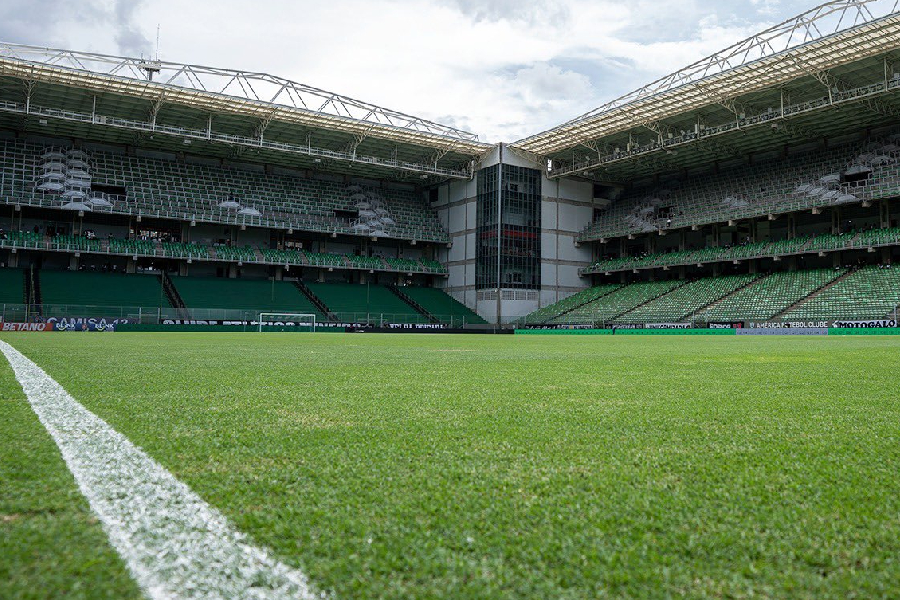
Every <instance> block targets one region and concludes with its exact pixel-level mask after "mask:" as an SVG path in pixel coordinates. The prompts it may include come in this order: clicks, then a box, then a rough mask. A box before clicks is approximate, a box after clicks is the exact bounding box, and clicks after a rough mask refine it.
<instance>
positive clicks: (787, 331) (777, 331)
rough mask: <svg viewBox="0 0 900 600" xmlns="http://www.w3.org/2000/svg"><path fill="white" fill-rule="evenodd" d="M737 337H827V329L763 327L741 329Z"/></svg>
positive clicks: (736, 331) (738, 330)
mask: <svg viewBox="0 0 900 600" xmlns="http://www.w3.org/2000/svg"><path fill="white" fill-rule="evenodd" d="M735 333H736V334H737V335H828V327H763V328H741V329H737V330H735Z"/></svg>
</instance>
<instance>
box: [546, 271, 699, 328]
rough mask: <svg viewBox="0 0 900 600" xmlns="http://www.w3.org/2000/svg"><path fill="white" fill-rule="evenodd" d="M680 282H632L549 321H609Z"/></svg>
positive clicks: (680, 283) (667, 290)
mask: <svg viewBox="0 0 900 600" xmlns="http://www.w3.org/2000/svg"><path fill="white" fill-rule="evenodd" d="M682 284H684V282H683V281H676V280H670V281H648V282H641V283H633V284H631V285H627V286H624V287H622V288H620V289H618V290H615V291H613V292H611V293H609V294H606V295H605V296H600V297H599V298H597V299H596V300H594V301H593V302H589V303H587V304H584V305H582V306H579V307H578V308H576V309H574V310H571V311H569V312H567V313H564V314H562V315H559V316H558V317H555V318H554V319H552V321H551V322H553V323H598V322H604V321H610V320H613V319H614V318H616V317H618V316H619V315H621V314H623V313H626V312H628V311H630V310H633V309H634V308H636V307H638V306H640V305H642V304H644V303H646V302H649V301H650V300H653V299H654V298H658V297H659V296H662V295H663V294H665V293H666V292H669V291H671V290H673V289H675V288H676V287H678V286H680V285H682Z"/></svg>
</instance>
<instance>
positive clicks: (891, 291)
mask: <svg viewBox="0 0 900 600" xmlns="http://www.w3.org/2000/svg"><path fill="white" fill-rule="evenodd" d="M898 305H900V268H883V267H865V268H862V269H859V270H857V271H853V272H852V273H850V274H848V275H847V276H846V277H843V278H841V279H839V280H837V281H835V282H834V284H833V285H831V286H829V287H827V288H825V289H823V290H821V291H820V292H818V293H815V294H812V295H811V296H810V297H809V298H807V299H806V300H804V301H803V302H801V303H800V304H798V305H796V306H794V307H793V308H791V309H790V310H788V311H787V312H786V313H785V314H784V315H782V316H783V317H784V318H785V319H788V320H821V319H847V320H858V319H883V318H885V317H891V318H894V317H895V316H896V314H895V311H896V309H897V306H898Z"/></svg>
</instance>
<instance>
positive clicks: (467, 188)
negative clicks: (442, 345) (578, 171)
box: [432, 145, 593, 323]
mask: <svg viewBox="0 0 900 600" xmlns="http://www.w3.org/2000/svg"><path fill="white" fill-rule="evenodd" d="M501 162H502V163H503V164H504V165H513V166H519V167H526V168H530V169H538V170H541V171H542V172H545V171H546V169H545V168H543V166H542V165H541V164H539V163H535V162H533V161H532V160H530V159H529V158H527V157H525V156H524V155H522V154H520V153H517V152H514V151H513V150H511V149H510V148H509V147H507V146H505V145H500V146H497V147H496V148H494V150H493V151H492V152H491V153H490V154H489V155H488V156H487V157H485V158H484V159H483V160H482V162H481V163H480V164H478V165H477V168H476V172H477V171H478V170H480V169H483V168H486V167H490V166H493V165H495V164H498V163H501ZM476 177H477V175H476ZM437 197H438V199H437V201H436V202H434V203H433V204H432V206H433V208H434V209H435V210H436V211H437V213H438V216H439V218H440V221H441V223H442V224H443V226H444V227H445V228H446V229H447V231H448V232H449V234H450V240H451V241H450V245H449V246H450V247H449V248H445V249H442V250H441V251H440V252H439V255H438V256H437V259H438V260H440V261H442V262H445V263H446V264H447V267H448V270H449V274H450V276H449V277H448V278H447V279H446V281H445V282H444V285H445V286H446V287H445V290H446V291H447V292H448V293H449V294H450V295H451V296H453V297H454V298H456V299H457V300H459V301H461V302H463V303H464V304H465V305H466V306H468V307H470V308H471V309H472V310H474V311H476V312H477V313H478V314H479V315H481V316H482V317H483V318H485V319H486V320H488V321H489V322H491V323H496V322H498V320H499V322H501V323H509V322H512V321H515V320H516V319H518V318H520V317H523V316H525V315H527V314H529V313H531V312H533V311H535V310H537V309H538V308H540V307H542V306H547V305H549V304H553V303H554V302H557V301H559V300H561V299H563V298H565V297H567V296H570V295H572V294H574V293H576V292H578V291H580V290H583V289H584V288H586V287H588V286H589V285H590V281H589V279H587V278H583V277H580V276H579V275H578V270H579V269H580V268H582V267H586V266H588V265H589V264H590V263H591V259H592V254H591V247H590V245H589V244H588V245H581V246H579V245H578V244H577V243H576V237H577V236H578V233H579V232H580V231H581V230H582V229H583V228H584V227H585V225H587V224H588V223H590V221H591V218H592V216H593V184H592V183H591V182H589V181H581V180H577V179H552V180H551V179H548V178H547V177H546V175H544V176H543V177H542V181H541V234H540V235H541V260H540V264H541V285H540V289H537V290H527V289H503V288H501V289H500V294H499V299H498V294H497V289H496V288H494V289H482V290H477V289H476V287H475V259H476V235H475V234H476V217H477V209H478V194H477V181H476V179H474V178H473V179H472V180H470V181H452V182H448V183H444V184H442V185H441V186H440V188H439V189H438V195H437Z"/></svg>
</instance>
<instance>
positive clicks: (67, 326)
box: [46, 317, 129, 331]
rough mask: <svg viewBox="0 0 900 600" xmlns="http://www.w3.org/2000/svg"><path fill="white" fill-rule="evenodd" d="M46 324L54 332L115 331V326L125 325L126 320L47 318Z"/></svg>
mask: <svg viewBox="0 0 900 600" xmlns="http://www.w3.org/2000/svg"><path fill="white" fill-rule="evenodd" d="M46 322H47V323H51V324H52V325H53V329H54V331H115V330H116V325H120V324H127V323H128V322H129V320H128V319H106V318H103V317H100V318H86V317H48V318H47V319H46Z"/></svg>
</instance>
